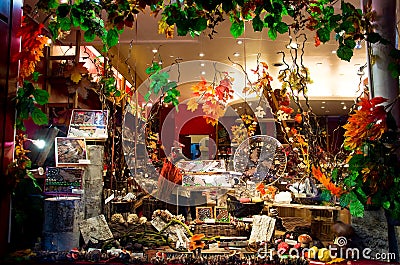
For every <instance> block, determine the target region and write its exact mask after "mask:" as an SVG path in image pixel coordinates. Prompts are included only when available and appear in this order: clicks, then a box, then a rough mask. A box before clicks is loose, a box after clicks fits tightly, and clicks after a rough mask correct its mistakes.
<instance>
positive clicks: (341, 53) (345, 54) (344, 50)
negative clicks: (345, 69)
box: [336, 45, 353, 62]
mask: <svg viewBox="0 0 400 265" xmlns="http://www.w3.org/2000/svg"><path fill="white" fill-rule="evenodd" d="M336 55H337V56H338V57H339V58H340V59H342V60H344V61H348V62H350V59H351V57H353V49H350V48H349V47H347V46H345V45H340V46H339V48H338V49H337V51H336Z"/></svg>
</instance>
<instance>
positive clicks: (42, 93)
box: [33, 89, 49, 105]
mask: <svg viewBox="0 0 400 265" xmlns="http://www.w3.org/2000/svg"><path fill="white" fill-rule="evenodd" d="M33 97H34V98H35V101H36V103H37V104H39V105H44V104H46V103H47V102H48V101H49V93H48V92H47V91H46V90H43V89H35V91H33Z"/></svg>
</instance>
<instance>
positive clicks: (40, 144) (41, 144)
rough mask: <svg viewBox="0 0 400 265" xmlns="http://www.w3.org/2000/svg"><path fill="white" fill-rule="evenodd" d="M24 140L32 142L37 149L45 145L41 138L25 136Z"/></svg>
mask: <svg viewBox="0 0 400 265" xmlns="http://www.w3.org/2000/svg"><path fill="white" fill-rule="evenodd" d="M26 140H27V141H30V142H32V143H33V144H34V145H35V146H36V147H37V148H39V149H43V148H44V146H45V145H46V142H45V141H44V140H42V139H38V140H34V139H30V138H27V139H26Z"/></svg>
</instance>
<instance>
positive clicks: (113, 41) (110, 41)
mask: <svg viewBox="0 0 400 265" xmlns="http://www.w3.org/2000/svg"><path fill="white" fill-rule="evenodd" d="M118 38H119V36H118V32H117V31H116V30H115V29H110V30H109V31H108V33H107V45H108V47H113V46H115V45H117V43H118Z"/></svg>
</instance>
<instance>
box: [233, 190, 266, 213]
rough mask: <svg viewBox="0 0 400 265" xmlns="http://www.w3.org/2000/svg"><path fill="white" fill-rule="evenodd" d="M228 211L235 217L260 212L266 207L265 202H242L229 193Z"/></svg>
mask: <svg viewBox="0 0 400 265" xmlns="http://www.w3.org/2000/svg"><path fill="white" fill-rule="evenodd" d="M226 202H227V206H228V211H229V213H230V214H231V215H232V216H234V217H238V218H240V217H246V216H250V215H256V214H259V213H260V212H261V211H262V209H263V208H264V202H263V201H262V202H256V203H241V202H240V201H239V200H238V199H236V198H235V197H233V196H231V195H229V194H228V199H227V200H226Z"/></svg>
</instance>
